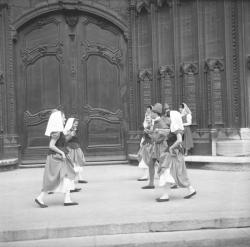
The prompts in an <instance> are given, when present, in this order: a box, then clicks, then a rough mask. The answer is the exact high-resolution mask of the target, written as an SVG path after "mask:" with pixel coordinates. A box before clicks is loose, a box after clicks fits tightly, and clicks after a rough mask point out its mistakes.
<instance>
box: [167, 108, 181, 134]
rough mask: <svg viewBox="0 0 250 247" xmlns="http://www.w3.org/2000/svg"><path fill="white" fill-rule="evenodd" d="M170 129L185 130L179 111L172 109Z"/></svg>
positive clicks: (172, 130) (173, 130)
mask: <svg viewBox="0 0 250 247" xmlns="http://www.w3.org/2000/svg"><path fill="white" fill-rule="evenodd" d="M170 120H171V123H170V131H171V132H175V131H177V130H182V131H183V130H184V126H183V122H182V118H181V114H180V113H179V112H178V111H170Z"/></svg>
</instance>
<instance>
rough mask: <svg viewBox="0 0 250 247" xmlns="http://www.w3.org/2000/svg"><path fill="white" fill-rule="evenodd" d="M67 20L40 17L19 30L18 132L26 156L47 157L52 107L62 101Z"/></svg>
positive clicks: (17, 48)
mask: <svg viewBox="0 0 250 247" xmlns="http://www.w3.org/2000/svg"><path fill="white" fill-rule="evenodd" d="M63 29H64V23H63V21H62V18H61V16H59V15H58V16H53V17H45V18H38V19H36V20H34V22H32V24H30V25H28V26H26V27H24V28H23V30H21V32H20V33H19V39H18V43H17V47H16V58H17V64H16V82H17V102H18V104H17V114H18V116H17V117H18V132H19V134H20V142H21V145H22V154H23V158H24V159H28V160H31V159H32V160H33V159H44V158H45V157H46V156H45V154H46V152H47V147H48V137H46V136H44V132H45V128H46V123H47V120H48V117H49V115H50V113H51V110H52V109H53V108H55V107H57V106H58V105H60V104H62V103H63V97H62V96H63V91H65V89H64V85H65V83H64V75H63V73H62V71H65V66H64V61H63V60H64V54H63V53H64V49H65V47H64V43H65V42H64V40H63V36H62V34H63Z"/></svg>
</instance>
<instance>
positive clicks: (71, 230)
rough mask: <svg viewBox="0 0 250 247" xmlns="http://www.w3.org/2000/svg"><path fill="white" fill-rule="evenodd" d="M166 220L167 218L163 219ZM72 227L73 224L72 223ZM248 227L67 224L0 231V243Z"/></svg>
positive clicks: (190, 222) (237, 222)
mask: <svg viewBox="0 0 250 247" xmlns="http://www.w3.org/2000/svg"><path fill="white" fill-rule="evenodd" d="M166 218H167V217H166ZM72 224H73V222H72ZM244 227H250V217H227V218H209V219H206V218H203V219H200V218H198V219H195V218H192V219H183V220H163V221H156V222H154V221H145V222H131V223H129V222H128V223H113V224H112V223H109V224H108V223H107V224H102V225H84V222H83V223H82V225H74V224H73V225H68V226H57V227H44V228H34V227H32V228H26V229H25V228H23V229H21V230H8V231H0V243H1V242H9V241H27V240H41V239H54V238H72V237H85V236H86V237H87V236H101V235H117V234H133V233H152V232H171V231H191V230H200V229H227V228H244Z"/></svg>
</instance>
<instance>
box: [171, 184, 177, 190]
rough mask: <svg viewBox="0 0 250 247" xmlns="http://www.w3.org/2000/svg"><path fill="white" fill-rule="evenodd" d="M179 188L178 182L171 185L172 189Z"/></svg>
mask: <svg viewBox="0 0 250 247" xmlns="http://www.w3.org/2000/svg"><path fill="white" fill-rule="evenodd" d="M177 188H178V186H177V185H176V184H174V185H172V186H171V187H170V189H177Z"/></svg>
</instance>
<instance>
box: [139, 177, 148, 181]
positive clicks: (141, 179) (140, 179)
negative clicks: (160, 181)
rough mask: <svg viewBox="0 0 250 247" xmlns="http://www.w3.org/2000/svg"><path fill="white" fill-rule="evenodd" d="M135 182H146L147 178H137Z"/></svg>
mask: <svg viewBox="0 0 250 247" xmlns="http://www.w3.org/2000/svg"><path fill="white" fill-rule="evenodd" d="M137 181H148V179H147V178H138V179H137Z"/></svg>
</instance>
